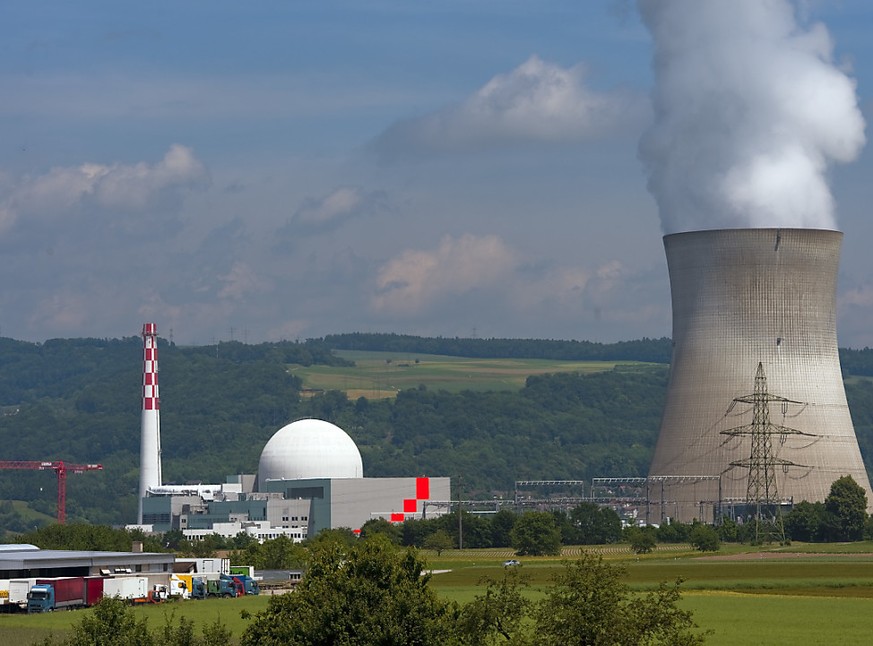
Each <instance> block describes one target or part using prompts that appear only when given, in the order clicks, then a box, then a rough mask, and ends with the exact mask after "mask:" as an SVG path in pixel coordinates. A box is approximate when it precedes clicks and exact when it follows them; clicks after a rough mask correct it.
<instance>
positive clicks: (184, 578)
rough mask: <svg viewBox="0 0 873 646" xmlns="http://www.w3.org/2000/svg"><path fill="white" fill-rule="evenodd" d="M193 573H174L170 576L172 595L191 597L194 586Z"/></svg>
mask: <svg viewBox="0 0 873 646" xmlns="http://www.w3.org/2000/svg"><path fill="white" fill-rule="evenodd" d="M193 579H194V577H193V575H191V574H173V575H171V576H170V596H171V597H177V598H180V599H190V598H191V589H192V588H193V587H194V584H193Z"/></svg>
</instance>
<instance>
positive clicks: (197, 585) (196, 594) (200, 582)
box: [191, 576, 209, 599]
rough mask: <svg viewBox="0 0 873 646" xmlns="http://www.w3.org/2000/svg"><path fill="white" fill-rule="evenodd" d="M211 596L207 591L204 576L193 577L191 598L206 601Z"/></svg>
mask: <svg viewBox="0 0 873 646" xmlns="http://www.w3.org/2000/svg"><path fill="white" fill-rule="evenodd" d="M207 596H209V593H208V591H207V589H206V579H205V578H204V577H202V576H192V577H191V598H192V599H205V598H206V597H207Z"/></svg>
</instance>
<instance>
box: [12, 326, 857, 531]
mask: <svg viewBox="0 0 873 646" xmlns="http://www.w3.org/2000/svg"><path fill="white" fill-rule="evenodd" d="M376 336H378V337H380V338H382V339H383V340H391V341H395V340H397V341H398V342H401V341H403V342H407V341H408V342H410V343H411V342H417V341H416V337H399V336H396V335H376ZM342 338H344V339H346V340H350V339H364V338H373V335H342ZM335 339H336V338H335V337H327V338H325V339H313V340H309V341H306V342H303V343H293V342H283V343H266V344H256V345H246V344H242V343H238V342H230V343H220V344H218V345H213V346H205V347H195V348H183V347H179V346H175V345H172V344H168V343H166V342H165V341H164V340H162V339H161V340H159V350H160V367H161V373H160V388H161V429H162V448H163V467H164V480H165V482H168V483H170V482H175V483H185V482H210V481H211V482H215V481H218V482H221V481H223V480H224V477H225V476H226V475H228V474H233V473H241V472H248V473H250V472H254V471H255V470H256V469H257V463H258V457H259V455H260V452H261V449H262V448H263V446H264V444H265V443H266V441H267V440H268V439H269V438H270V437H271V436H272V434H273V433H274V432H275V431H276V430H277V429H279V428H280V427H281V426H283V425H285V424H286V423H288V422H290V421H292V420H294V419H299V418H301V417H318V418H321V419H325V420H328V421H331V422H334V423H336V424H338V425H339V426H340V427H342V428H343V429H345V430H346V431H347V432H348V433H349V434H350V435H351V436H352V438H353V439H354V440H355V442H356V443H357V444H358V446H359V447H360V449H361V453H362V456H363V458H364V472H365V474H366V475H368V476H412V475H423V474H427V475H434V476H438V475H448V476H452V477H456V476H458V475H461V476H463V481H464V489H465V495H470V496H474V495H480V494H481V495H483V496H484V495H489V494H490V493H491V492H494V493H501V492H509V491H511V490H512V487H513V483H514V481H515V480H516V479H581V480H589V479H590V478H592V477H595V476H637V475H644V474H645V472H646V471H647V469H648V464H649V460H650V457H651V451H652V448H653V446H654V443H655V440H656V437H657V431H658V424H659V419H660V415H661V409H662V407H663V399H664V394H665V391H666V384H667V372H668V367H667V365H665V364H664V363H649V364H635V365H619V366H616V367H615V368H614V369H613V368H610V369H605V370H603V371H602V372H593V373H590V374H589V373H585V374H580V373H562V374H546V375H539V376H531V377H529V378H528V379H527V382H526V385H525V386H524V387H523V388H521V389H520V390H504V391H500V392H473V391H464V392H460V393H451V392H446V391H442V390H435V389H429V388H426V387H424V386H419V387H416V388H411V389H409V390H403V391H401V392H400V393H399V394H398V395H397V397H396V398H395V399H387V400H367V399H364V398H356V399H352V400H350V399H349V398H348V397H347V396H346V394H345V393H344V392H339V391H327V392H325V393H323V394H319V395H318V396H315V397H308V398H307V397H301V388H302V384H301V381H300V379H299V378H298V377H297V376H294V374H293V372H294V369H295V367H299V366H300V365H313V364H330V365H333V366H344V365H348V362H347V361H344V360H343V359H341V358H339V357H337V356H335V355H334V354H332V352H331V350H332V349H333V348H336V347H338V346H339V343H335V342H334V341H335ZM420 341H421V342H422V343H425V344H426V343H427V342H428V341H432V342H433V345H431V346H427V345H426V346H415V349H412V346H406V347H403V348H399V347H396V348H392V349H398V350H401V351H405V352H414V353H422V354H431V353H439V352H445V351H446V346H443V345H440V343H441V342H442V341H441V340H428V339H420ZM472 341H473V342H475V343H471V345H470V347H471V348H475V347H476V343H479V342H480V341H479V340H472ZM483 342H484V343H486V344H487V343H494V344H495V347H503V348H504V349H503V350H500V351H499V352H498V351H496V350H495V352H494V354H496V355H498V356H508V355H509V354H510V353H512V352H513V350H512V349H511V347H510V346H511V344H510V342H508V341H494V340H491V341H487V340H486V341H483ZM519 343H520V345H522V346H524V347H526V350H525V353H527V354H529V355H532V356H533V357H539V358H541V357H544V356H545V357H548V356H550V355H549V354H548V353H551V352H554V351H555V348H556V346H555V343H560V342H552V341H544V342H540V343H541V344H542V346H541V347H540V348H539V349H537V342H536V341H520V342H519ZM619 346H620V347H622V348H625V349H626V348H632V347H637V348H639V349H640V353H639V354H634V353H629V355H628V356H626V357H625V358H626V359H628V360H630V359H635V360H641V359H649V360H652V359H653V357H655V356H657V352H658V351H660V352H662V353H663V352H664V351H666V349H667V347H668V346H669V342H668V341H666V340H655V341H651V340H641V341H637V342H628V343H627V344H613V345H612V346H604V347H612V349H613V350H614V349H616V347H619ZM665 346H667V347H665ZM659 347H660V350H657V348H659ZM368 349H371V350H372V349H374V346H372V345H371V346H370V347H369V348H368ZM382 349H383V350H387V349H388V348H387V347H385V346H382ZM457 351H458V350H456V352H457ZM472 351H473V350H469V349H468V350H467V352H472ZM479 351H480V352H481V351H482V350H481V349H480V350H479ZM501 353H502V354H501ZM527 354H526V355H525V356H527ZM512 356H522V355H520V354H519V355H512ZM574 356H577V357H578V356H579V355H574ZM604 356H606V355H604ZM610 356H612V358H613V360H615V359H616V356H617V355H610ZM857 356H858V357H860V358H861V359H865V358H866V355H864V354H863V353H858V354H857ZM556 358H560V359H561V360H563V359H564V358H565V357H556ZM859 365H861V367H860V368H858V370H859V372H860V371H861V370H865V369H866V368H865V364H864V363H863V361H861V363H860V364H859ZM853 370H854V369H853ZM141 371H142V341H141V339H139V338H137V337H131V338H125V339H120V340H119V339H111V340H106V339H66V340H51V341H47V342H45V343H42V344H35V343H25V342H20V341H13V340H11V339H0V459H2V460H58V459H62V460H65V461H67V462H74V463H76V462H78V463H102V464H103V465H104V468H105V470H104V471H103V472H89V473H84V474H78V475H70V477H69V478H68V481H67V486H68V500H67V514H68V517H69V518H70V519H71V520H77V519H78V520H87V521H90V522H93V523H115V524H120V523H125V522H131V521H133V520H134V514H135V512H136V494H137V483H138V466H139V442H140V437H139V431H140V406H141V399H140V398H141V379H142V375H141ZM871 372H873V371H871ZM847 393H848V396H849V405H850V407H851V409H852V415H853V419H854V421H855V425H856V429H857V432H858V438H859V442H860V444H861V448H862V453H864V454H865V456H869V455H873V451H871V450H870V449H873V380H870V379H867V378H865V377H853V378H852V379H849V380H847ZM13 501H26V502H27V503H28V504H27V505H26V506H25V505H22V504H20V503H18V502H13ZM55 501H56V486H55V478H54V474H52V473H51V472H30V471H0V530H4V529H5V530H23V529H30V528H32V527H33V526H34V525H39V524H42V523H44V522H46V519H47V518H50V517H53V516H54V515H55ZM36 512H39V513H36Z"/></svg>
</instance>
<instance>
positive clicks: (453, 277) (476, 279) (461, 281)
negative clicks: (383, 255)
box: [372, 234, 516, 314]
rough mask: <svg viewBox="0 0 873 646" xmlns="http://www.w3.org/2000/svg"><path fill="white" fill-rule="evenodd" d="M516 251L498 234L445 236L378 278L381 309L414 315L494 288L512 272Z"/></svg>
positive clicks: (392, 264) (374, 303)
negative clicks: (472, 292) (477, 290)
mask: <svg viewBox="0 0 873 646" xmlns="http://www.w3.org/2000/svg"><path fill="white" fill-rule="evenodd" d="M515 262H516V261H515V257H514V254H513V252H512V251H511V250H510V249H509V248H508V247H507V246H506V245H505V244H504V243H503V241H502V240H500V238H498V237H497V236H493V235H492V236H483V237H477V236H473V235H470V234H466V235H463V236H461V237H460V238H452V237H451V236H446V237H445V238H443V239H442V241H441V242H440V244H439V246H438V247H437V248H436V249H434V250H431V251H420V250H408V251H404V252H403V253H402V254H400V256H398V257H397V258H395V259H393V260H391V261H389V262H388V263H387V264H385V265H384V266H383V267H382V268H381V269H380V270H379V274H378V277H377V285H378V288H379V292H378V293H377V294H376V295H375V296H374V298H373V299H372V307H373V309H374V310H376V311H387V312H391V313H397V314H415V313H419V312H420V311H422V310H423V309H427V308H430V307H432V306H433V305H434V304H435V303H438V302H440V301H442V300H444V299H446V298H448V297H451V296H453V295H460V294H466V293H469V292H471V291H473V290H476V289H482V288H488V287H491V286H494V285H495V284H497V283H498V281H500V280H502V279H505V278H507V277H508V276H509V275H511V273H512V271H513V269H514V266H515Z"/></svg>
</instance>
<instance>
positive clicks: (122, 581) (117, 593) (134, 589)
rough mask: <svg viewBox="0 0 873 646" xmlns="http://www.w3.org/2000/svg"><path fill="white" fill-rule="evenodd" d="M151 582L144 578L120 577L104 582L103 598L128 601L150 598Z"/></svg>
mask: <svg viewBox="0 0 873 646" xmlns="http://www.w3.org/2000/svg"><path fill="white" fill-rule="evenodd" d="M148 590H149V580H148V579H147V578H146V577H144V576H119V577H113V578H109V579H104V580H103V596H104V597H118V598H119V599H124V600H126V601H133V600H134V599H142V598H144V597H146V596H148Z"/></svg>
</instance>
